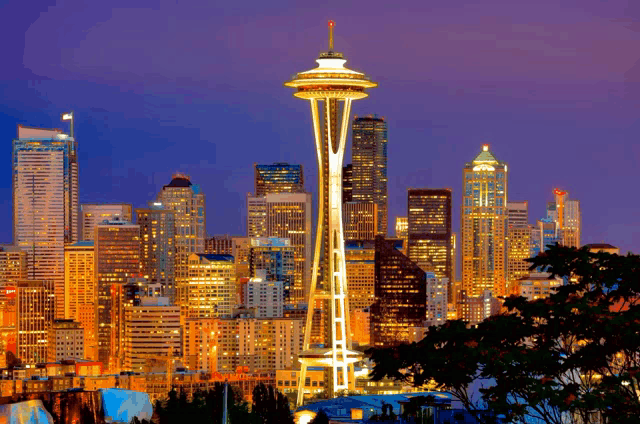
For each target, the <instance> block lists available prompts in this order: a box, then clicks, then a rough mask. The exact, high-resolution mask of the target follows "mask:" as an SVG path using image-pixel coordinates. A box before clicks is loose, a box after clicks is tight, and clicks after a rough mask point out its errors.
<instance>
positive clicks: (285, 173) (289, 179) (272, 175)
mask: <svg viewBox="0 0 640 424" xmlns="http://www.w3.org/2000/svg"><path fill="white" fill-rule="evenodd" d="M269 193H304V172H303V170H302V165H291V164H288V163H280V162H279V163H274V164H273V165H258V164H255V193H254V195H255V196H256V197H260V196H266V195H267V194H269Z"/></svg>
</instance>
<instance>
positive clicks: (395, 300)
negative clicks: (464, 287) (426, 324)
mask: <svg viewBox="0 0 640 424" xmlns="http://www.w3.org/2000/svg"><path fill="white" fill-rule="evenodd" d="M375 243H376V245H375V247H376V253H375V302H374V304H373V305H372V306H371V345H372V346H374V347H389V346H395V345H397V344H400V343H405V342H408V341H409V340H410V338H411V328H413V327H419V326H421V325H422V323H423V321H424V319H425V317H426V312H427V311H426V305H427V292H426V273H425V272H424V271H423V270H422V269H421V268H420V267H419V266H418V265H416V264H415V263H414V262H413V261H411V260H410V259H409V258H407V257H406V256H405V255H403V254H402V252H400V250H399V249H398V248H399V247H400V246H399V244H400V241H399V240H387V239H385V238H384V237H381V236H378V237H377V238H376V241H375Z"/></svg>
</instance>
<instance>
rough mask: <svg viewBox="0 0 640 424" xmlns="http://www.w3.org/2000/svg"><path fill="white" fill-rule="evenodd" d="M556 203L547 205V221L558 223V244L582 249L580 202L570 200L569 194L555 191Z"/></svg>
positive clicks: (558, 190)
mask: <svg viewBox="0 0 640 424" xmlns="http://www.w3.org/2000/svg"><path fill="white" fill-rule="evenodd" d="M553 195H554V197H555V199H554V200H555V201H554V202H549V203H548V204H547V219H550V220H552V221H554V222H555V223H556V229H557V231H558V234H557V235H558V237H557V238H558V243H560V244H562V245H564V246H568V247H580V233H581V227H582V222H581V221H582V219H581V213H580V202H579V201H578V200H570V199H569V192H568V191H563V190H560V189H557V188H556V189H554V190H553Z"/></svg>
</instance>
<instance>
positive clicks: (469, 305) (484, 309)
mask: <svg viewBox="0 0 640 424" xmlns="http://www.w3.org/2000/svg"><path fill="white" fill-rule="evenodd" d="M501 306H502V302H500V300H499V299H498V298H496V297H495V296H493V295H492V293H491V290H485V291H484V292H483V293H482V294H480V295H479V296H467V294H466V292H465V291H464V290H461V291H460V293H459V296H458V299H457V307H458V314H457V315H458V319H461V320H464V321H466V322H467V323H468V324H469V325H476V324H478V323H480V322H482V321H484V320H485V319H487V318H489V317H490V316H492V315H496V314H498V313H500V308H501Z"/></svg>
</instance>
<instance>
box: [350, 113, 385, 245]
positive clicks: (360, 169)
mask: <svg viewBox="0 0 640 424" xmlns="http://www.w3.org/2000/svg"><path fill="white" fill-rule="evenodd" d="M352 136H353V145H352V146H351V163H352V165H353V190H352V193H353V194H352V196H353V201H354V202H364V203H369V202H372V203H375V204H376V205H378V231H377V235H381V236H386V235H387V219H388V217H387V213H388V196H387V123H386V122H385V120H384V118H378V117H377V116H365V117H361V118H355V119H354V120H353V125H352Z"/></svg>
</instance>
